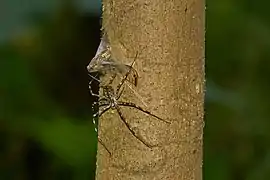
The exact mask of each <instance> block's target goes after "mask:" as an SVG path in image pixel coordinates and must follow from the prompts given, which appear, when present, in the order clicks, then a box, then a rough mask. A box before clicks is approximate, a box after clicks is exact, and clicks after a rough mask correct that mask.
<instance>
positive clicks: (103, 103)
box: [94, 60, 170, 152]
mask: <svg viewBox="0 0 270 180" xmlns="http://www.w3.org/2000/svg"><path fill="white" fill-rule="evenodd" d="M134 62H135V60H134V61H133V63H132V65H131V67H132V66H133V64H134ZM129 72H130V71H129ZM129 72H127V73H126V75H125V77H124V78H123V79H122V80H121V82H120V83H119V84H118V85H117V87H116V89H114V88H113V87H112V86H110V85H107V86H103V87H102V90H103V97H101V98H100V99H99V111H98V112H97V113H96V114H95V115H94V117H101V116H102V115H103V114H104V113H105V112H107V111H108V110H109V109H112V110H116V111H117V113H118V115H119V117H120V119H121V120H122V122H123V123H124V124H125V126H126V127H127V128H128V130H129V131H130V132H131V133H132V135H133V136H134V137H135V138H136V139H138V140H139V141H140V142H142V143H143V144H144V145H145V146H147V147H149V148H151V147H153V146H151V145H150V144H148V143H147V142H145V140H143V139H142V138H140V137H139V136H137V135H136V133H135V132H134V130H133V129H132V128H131V126H130V124H129V123H128V122H127V120H126V118H125V117H124V115H123V113H122V111H121V107H131V108H134V109H137V110H139V111H141V112H143V113H146V114H148V115H150V116H152V117H155V118H156V119H158V120H160V121H162V122H165V123H170V122H168V121H166V120H163V119H162V118H160V117H158V116H156V115H154V114H152V113H151V112H149V111H147V110H145V109H144V108H142V107H140V106H138V105H136V104H135V103H132V102H123V101H120V100H119V99H120V97H121V95H122V93H123V91H124V89H123V84H124V82H125V81H126V79H127V77H128V75H129ZM103 146H104V144H103ZM105 148H106V146H105ZM106 150H107V151H108V149H107V148H106ZM108 152H109V151H108Z"/></svg>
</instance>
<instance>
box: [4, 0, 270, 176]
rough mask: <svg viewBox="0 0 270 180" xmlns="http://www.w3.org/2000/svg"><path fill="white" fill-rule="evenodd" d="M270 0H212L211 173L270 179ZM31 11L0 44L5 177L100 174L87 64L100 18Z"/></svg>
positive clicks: (207, 162)
mask: <svg viewBox="0 0 270 180" xmlns="http://www.w3.org/2000/svg"><path fill="white" fill-rule="evenodd" d="M67 2H68V1H67ZM15 5H16V4H15ZM15 5H14V6H15ZM269 5H270V4H269V3H268V1H260V3H256V2H255V1H254V2H251V1H244V0H240V1H233V0H219V1H215V0H209V1H207V9H206V11H207V14H206V15H207V16H206V17H207V19H206V78H207V93H206V104H205V108H206V113H205V120H206V126H205V142H204V154H205V155H204V179H206V180H212V179H213V180H214V179H220V180H228V179H235V180H239V179H247V180H264V179H265V180H266V179H270V143H269V142H270V131H269V128H270V121H269V112H270V96H269V95H268V92H269V90H270V83H269V80H268V76H267V75H268V72H269V71H270V61H269V57H270V51H269V48H270V21H269V20H270V14H269V13H268V7H269ZM28 18H30V19H28V23H29V22H31V23H32V24H31V26H29V27H28V28H27V30H24V32H23V33H22V34H20V35H14V37H11V38H9V40H8V41H5V42H4V43H2V44H0V59H1V64H0V65H1V71H0V80H1V86H0V95H1V103H0V137H1V138H0V144H1V146H0V152H1V153H0V179H12V180H13V179H33V180H38V179H57V180H58V179H65V180H66V179H67V180H68V179H72V180H73V179H75V180H76V179H80V180H83V179H93V177H94V173H95V172H94V171H95V151H96V135H95V133H94V131H93V125H92V123H91V122H92V112H91V103H92V101H93V100H92V99H91V97H90V95H89V93H88V77H87V72H86V65H87V64H88V63H89V60H90V59H91V57H93V56H94V53H95V50H96V48H97V46H98V43H99V33H100V32H99V28H100V27H99V25H100V23H99V22H100V18H99V17H98V16H95V15H94V14H93V13H85V12H84V13H82V12H80V11H78V9H76V8H75V7H74V6H73V5H72V4H71V3H64V4H62V5H61V6H59V8H58V9H56V10H55V11H52V12H50V13H49V14H46V13H44V12H32V16H28ZM1 32H2V31H1Z"/></svg>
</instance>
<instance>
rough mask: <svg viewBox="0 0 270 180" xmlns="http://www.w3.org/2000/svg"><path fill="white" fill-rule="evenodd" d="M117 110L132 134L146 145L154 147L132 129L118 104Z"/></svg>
mask: <svg viewBox="0 0 270 180" xmlns="http://www.w3.org/2000/svg"><path fill="white" fill-rule="evenodd" d="M116 110H117V113H118V115H119V116H120V118H121V120H122V121H123V123H124V124H125V125H126V127H127V128H128V130H129V131H130V132H131V134H132V135H133V136H134V137H135V138H136V139H138V140H139V141H140V142H142V143H143V144H144V145H145V146H147V147H148V148H152V146H151V145H149V144H148V143H146V142H145V141H144V140H143V139H141V138H139V137H138V136H137V135H136V134H135V132H134V131H133V130H132V129H131V127H130V125H129V124H128V122H127V121H126V119H125V118H124V116H123V114H122V112H121V110H120V108H119V107H118V106H116Z"/></svg>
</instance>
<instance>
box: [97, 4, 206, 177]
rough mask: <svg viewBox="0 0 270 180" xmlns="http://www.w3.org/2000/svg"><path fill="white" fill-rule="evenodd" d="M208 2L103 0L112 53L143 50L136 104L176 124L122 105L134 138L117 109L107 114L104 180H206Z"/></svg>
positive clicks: (129, 56)
mask: <svg viewBox="0 0 270 180" xmlns="http://www.w3.org/2000/svg"><path fill="white" fill-rule="evenodd" d="M204 7H205V6H204V1H201V0H103V30H104V31H105V32H106V33H107V35H108V39H109V42H110V43H111V47H112V55H113V56H114V57H115V58H116V59H117V60H119V61H122V62H124V63H127V64H128V63H130V62H132V61H133V59H134V56H135V55H136V53H137V52H138V58H137V60H136V64H135V67H134V68H135V69H136V70H137V71H138V73H139V81H138V87H137V88H136V89H135V90H136V91H137V92H138V94H140V96H141V98H140V97H139V96H138V95H134V93H133V92H132V91H130V90H129V89H128V88H126V91H125V92H124V93H123V99H122V100H125V101H132V102H135V103H136V104H138V105H140V106H143V107H145V106H144V105H143V103H142V102H145V104H147V107H145V108H146V109H147V110H149V111H151V112H152V113H154V114H156V115H158V116H160V117H162V118H163V119H166V120H167V121H170V122H171V124H166V123H163V122H161V121H158V120H157V119H155V118H152V117H150V116H148V115H146V114H144V113H142V112H140V111H137V110H135V109H132V108H126V107H122V108H121V110H122V112H123V114H124V116H125V117H126V119H127V121H128V122H129V123H130V124H131V127H132V128H133V129H134V131H135V132H136V134H138V135H139V136H140V137H142V138H143V139H145V140H146V141H147V142H149V143H150V144H152V145H157V146H156V147H154V148H152V149H149V148H147V147H146V146H144V145H143V144H142V143H141V142H140V141H138V140H137V139H136V138H134V137H133V136H132V134H131V133H130V132H129V131H128V129H127V128H126V127H125V125H124V124H123V123H122V122H121V120H120V118H119V116H118V115H117V113H116V112H114V111H109V112H107V113H105V114H104V115H103V116H102V117H101V118H100V123H99V125H100V128H99V129H100V131H99V135H100V137H101V139H102V140H103V142H104V143H105V144H106V146H107V148H108V149H110V151H111V152H112V156H109V154H108V153H107V152H106V150H105V149H104V148H103V147H102V146H100V145H99V146H98V155H97V171H96V179H98V180H111V179H116V180H153V179H155V180H166V179H168V180H189V179H196V180H200V179H202V141H203V125H204V123H203V114H204V108H203V99H204Z"/></svg>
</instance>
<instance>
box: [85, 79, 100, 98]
mask: <svg viewBox="0 0 270 180" xmlns="http://www.w3.org/2000/svg"><path fill="white" fill-rule="evenodd" d="M88 75H89V76H90V77H91V78H92V79H91V80H90V81H89V84H88V88H89V90H90V94H91V95H92V96H96V97H99V94H95V93H94V92H93V90H92V88H91V84H92V82H93V80H96V81H98V82H99V83H100V80H99V79H97V78H96V76H97V75H96V76H92V75H91V74H88Z"/></svg>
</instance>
